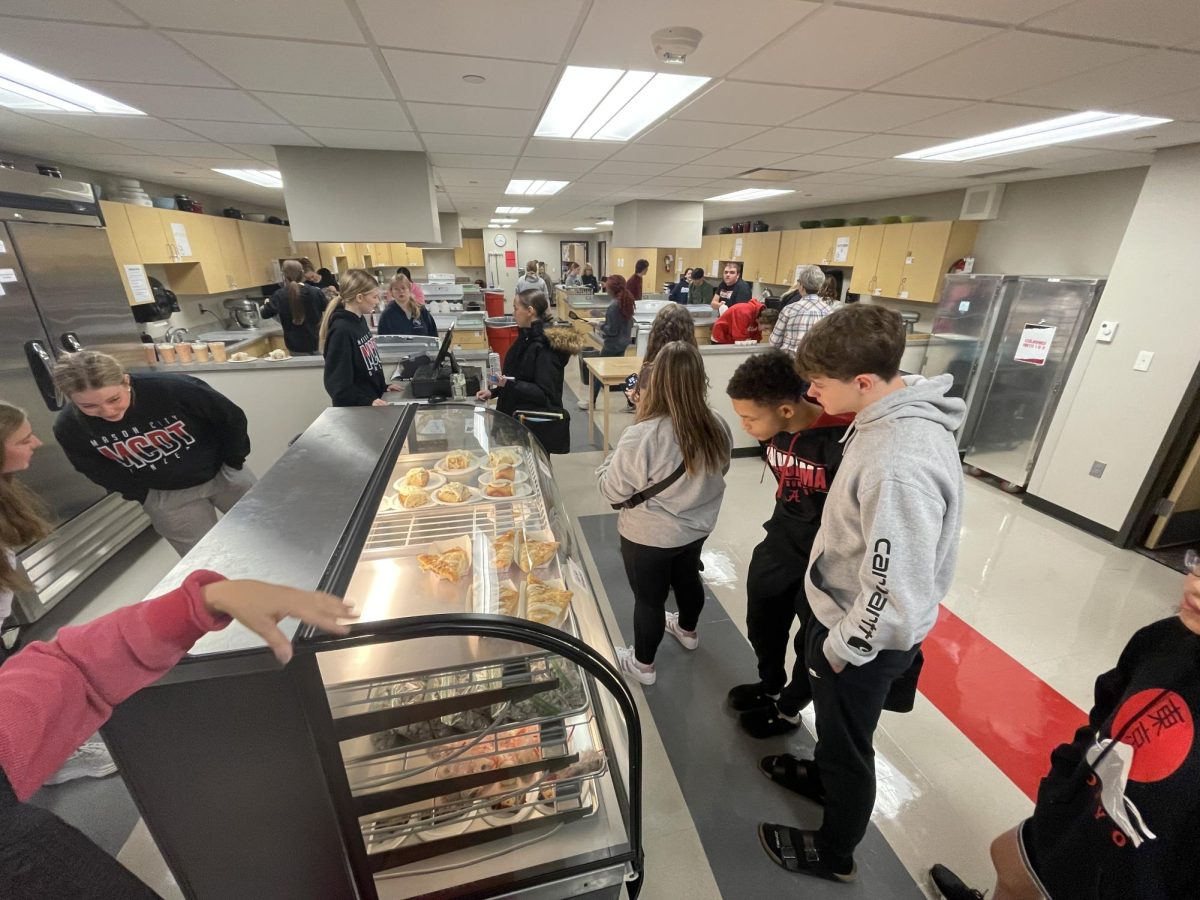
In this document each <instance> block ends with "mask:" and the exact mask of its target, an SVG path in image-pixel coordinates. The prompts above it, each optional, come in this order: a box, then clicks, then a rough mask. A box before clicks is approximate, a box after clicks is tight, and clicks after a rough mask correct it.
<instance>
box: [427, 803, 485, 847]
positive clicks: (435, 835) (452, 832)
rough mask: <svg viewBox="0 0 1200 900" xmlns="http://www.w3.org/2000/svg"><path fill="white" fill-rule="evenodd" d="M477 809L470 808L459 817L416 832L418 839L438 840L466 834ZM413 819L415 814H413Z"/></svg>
mask: <svg viewBox="0 0 1200 900" xmlns="http://www.w3.org/2000/svg"><path fill="white" fill-rule="evenodd" d="M477 814H478V811H477V810H470V811H469V812H465V813H463V814H462V818H460V819H452V820H451V821H449V822H447V823H446V824H445V825H438V826H435V827H434V828H428V829H424V830H422V831H418V832H417V840H418V841H440V840H442V839H443V838H449V837H458V836H459V835H460V834H466V833H467V831H468V830H469V829H470V828H471V825H473V824H474V822H475V816H476V815H477ZM413 818H414V819H416V818H417V816H413Z"/></svg>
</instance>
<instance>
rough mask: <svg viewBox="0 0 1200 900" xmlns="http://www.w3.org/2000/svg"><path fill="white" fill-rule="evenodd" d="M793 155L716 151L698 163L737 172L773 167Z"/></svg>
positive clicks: (753, 151)
mask: <svg viewBox="0 0 1200 900" xmlns="http://www.w3.org/2000/svg"><path fill="white" fill-rule="evenodd" d="M795 155H796V154H795V153H779V152H774V153H772V152H770V151H767V150H717V151H715V152H714V153H710V154H709V155H708V156H706V157H704V158H703V159H701V160H699V161H698V163H697V164H698V165H702V166H737V167H738V168H739V170H745V169H756V168H758V167H760V166H773V165H775V163H778V162H782V161H783V160H785V159H788V158H789V157H792V156H795Z"/></svg>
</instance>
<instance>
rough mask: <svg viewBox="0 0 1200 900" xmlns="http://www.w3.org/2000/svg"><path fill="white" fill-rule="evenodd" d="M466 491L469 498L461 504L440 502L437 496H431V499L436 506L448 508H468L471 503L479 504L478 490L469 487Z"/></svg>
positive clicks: (446, 501)
mask: <svg viewBox="0 0 1200 900" xmlns="http://www.w3.org/2000/svg"><path fill="white" fill-rule="evenodd" d="M451 480H453V479H451ZM467 490H468V491H469V492H470V496H468V497H467V499H466V500H464V501H462V503H451V502H450V501H448V500H440V499H438V496H437V494H432V495H431V497H432V499H433V502H434V503H435V504H436V505H438V506H449V507H451V508H454V507H463V506H470V505H471V504H472V503H478V502H479V488H473V487H469V488H467Z"/></svg>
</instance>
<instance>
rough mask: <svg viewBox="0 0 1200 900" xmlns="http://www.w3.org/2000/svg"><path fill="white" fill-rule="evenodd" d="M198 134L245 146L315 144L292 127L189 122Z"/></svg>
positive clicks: (298, 145)
mask: <svg viewBox="0 0 1200 900" xmlns="http://www.w3.org/2000/svg"><path fill="white" fill-rule="evenodd" d="M188 127H189V128H191V129H192V130H193V131H195V132H196V133H197V134H200V135H203V136H204V137H206V138H210V139H211V140H214V141H238V142H240V143H244V144H272V145H275V144H285V145H290V146H296V147H311V146H313V144H314V143H315V142H314V141H313V140H312V138H310V137H309V136H308V135H306V134H304V132H302V131H301V130H300V129H299V128H295V127H293V126H291V125H252V124H249V123H247V122H189V123H188Z"/></svg>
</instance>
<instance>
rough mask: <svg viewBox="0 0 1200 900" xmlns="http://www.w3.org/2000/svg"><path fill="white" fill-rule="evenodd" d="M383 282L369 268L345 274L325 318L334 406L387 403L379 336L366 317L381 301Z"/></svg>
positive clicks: (327, 377)
mask: <svg viewBox="0 0 1200 900" xmlns="http://www.w3.org/2000/svg"><path fill="white" fill-rule="evenodd" d="M380 293H381V291H380V289H379V282H378V281H376V280H375V276H373V275H372V274H371V273H370V272H368V271H366V270H365V269H350V270H349V271H348V272H346V274H345V275H343V276H342V294H341V296H340V297H339V298H338V299H337V300H335V301H333V302H332V303H330V304H329V307H328V308H327V309H326V310H325V318H324V319H322V321H321V351H322V352H323V353H324V354H325V391H326V392H327V393H328V394H329V399H330V400H332V401H333V405H334V406H387V403H386V402H385V401H384V400H383V399H382V398H383V395H384V393H386V392H387V391H391V390H397V391H398V390H400V387H399V386H398V385H389V384H388V383H387V379H386V378H385V377H384V375H383V362H382V360H380V358H379V348H378V346H376V344H375V336H374V335H373V334H371V329H370V328H368V327H367V320H366V319H365V318H364V316H366V314H367V313H369V312H371V311H372V310H374V309H375V307H377V306H378V305H379V296H380Z"/></svg>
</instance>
